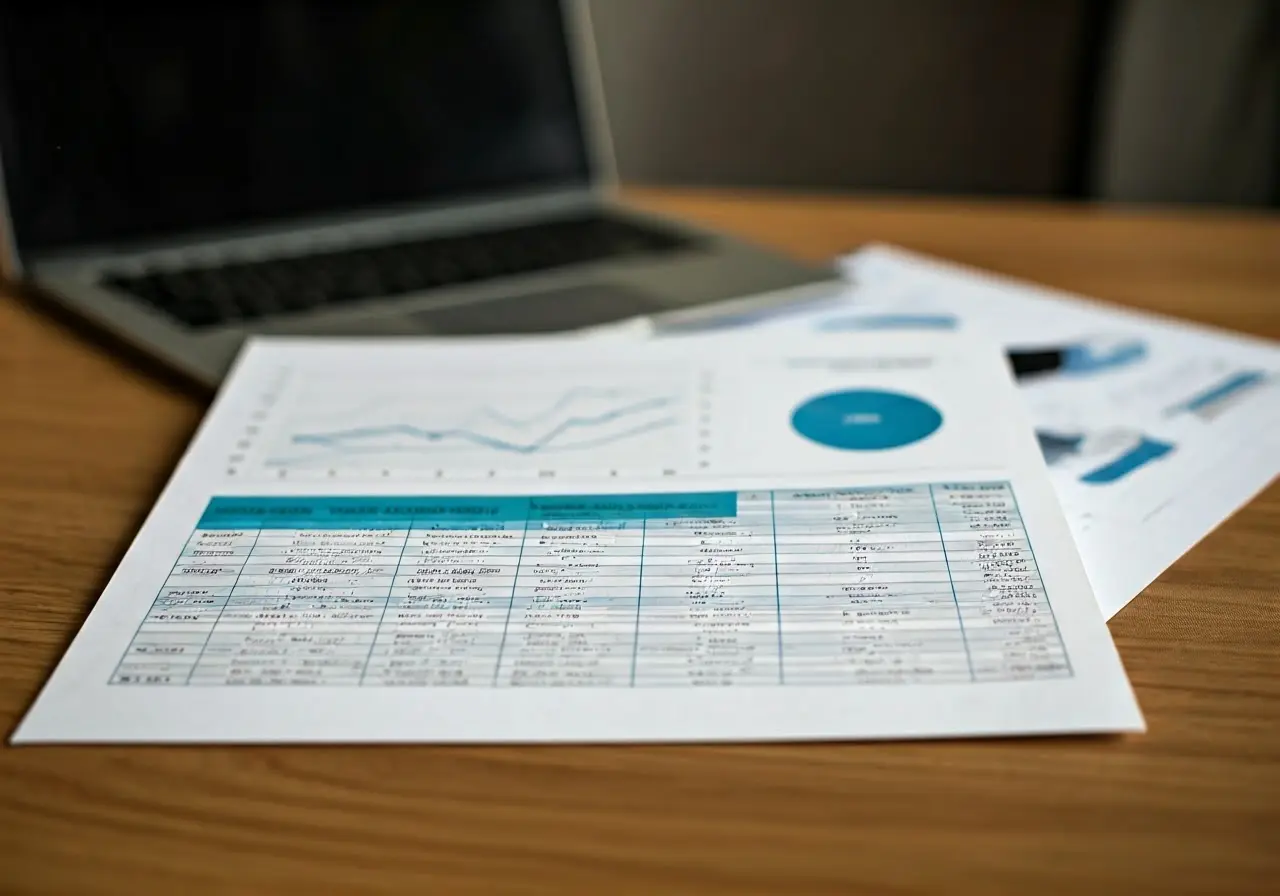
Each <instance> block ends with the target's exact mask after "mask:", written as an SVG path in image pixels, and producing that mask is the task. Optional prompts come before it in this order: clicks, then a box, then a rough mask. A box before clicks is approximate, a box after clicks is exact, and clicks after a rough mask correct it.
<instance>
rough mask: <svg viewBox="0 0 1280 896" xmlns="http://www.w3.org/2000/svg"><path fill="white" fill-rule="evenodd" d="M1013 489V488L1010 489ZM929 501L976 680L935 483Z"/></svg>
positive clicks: (967, 659)
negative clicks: (939, 514) (939, 512)
mask: <svg viewBox="0 0 1280 896" xmlns="http://www.w3.org/2000/svg"><path fill="white" fill-rule="evenodd" d="M1009 491H1011V492H1012V491H1013V489H1009ZM929 503H930V504H932V505H933V521H934V522H935V523H937V524H938V544H939V545H941V547H942V560H943V562H944V563H946V565H947V581H948V582H950V583H951V599H952V600H953V601H954V602H955V605H956V622H957V623H959V625H960V638H961V639H962V640H963V641H964V656H965V660H966V662H968V664H969V680H970V681H974V680H975V679H976V677H977V676H975V675H974V673H973V651H971V650H970V649H969V636H968V635H967V634H965V630H964V615H963V614H962V613H961V612H960V598H959V596H958V595H957V594H956V580H955V578H954V577H953V576H952V575H951V557H950V555H949V554H948V553H947V538H946V536H945V535H943V534H942V517H940V516H938V499H937V498H935V497H934V495H933V483H932V482H930V483H929Z"/></svg>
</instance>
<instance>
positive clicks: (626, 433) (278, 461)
mask: <svg viewBox="0 0 1280 896" xmlns="http://www.w3.org/2000/svg"><path fill="white" fill-rule="evenodd" d="M602 416H603V415H602ZM593 419H597V420H598V418H593ZM614 419H616V417H615V418H614ZM572 422H573V420H566V421H565V422H564V423H562V424H560V425H559V426H557V427H556V428H555V429H553V430H552V431H551V432H549V433H547V435H545V436H543V437H542V438H541V439H538V440H537V441H535V442H532V443H529V444H525V445H521V444H513V443H510V442H505V441H503V440H501V439H491V438H489V437H487V436H480V435H479V434H477V433H471V432H468V431H465V430H464V431H461V432H460V433H459V434H458V436H457V437H458V438H465V439H466V440H467V441H472V442H476V443H477V444H480V445H483V446H485V447H489V448H493V449H495V450H498V451H509V452H512V453H514V454H539V453H540V454H547V453H550V452H554V451H570V450H576V451H580V450H583V449H586V448H599V447H601V446H604V445H609V444H612V443H614V442H620V441H622V440H624V439H628V438H631V437H633V436H638V435H644V434H645V433H649V432H655V431H657V430H659V429H665V428H666V427H668V426H673V425H675V424H676V423H678V422H679V420H678V418H676V417H664V418H662V419H660V420H653V421H649V422H646V423H642V424H640V425H639V426H634V427H632V428H631V429H626V430H623V431H622V432H616V433H611V434H609V435H605V436H600V437H598V438H594V439H586V440H583V441H580V442H569V443H567V444H561V445H551V444H549V443H550V441H551V440H552V439H554V438H555V436H557V435H559V434H560V433H561V432H564V431H566V430H567V429H568V428H569V426H568V424H570V423H572ZM603 422H608V421H603ZM582 425H586V424H582ZM386 429H391V428H390V427H387V428H386ZM411 429H412V427H411ZM399 431H400V430H398V429H396V430H393V432H392V434H397V433H398V432H399ZM379 434H381V433H379ZM413 437H414V438H416V439H422V440H423V441H426V442H428V443H434V442H438V441H440V438H435V439H429V438H423V437H422V436H420V435H416V434H414V435H413ZM442 438H443V436H442ZM294 440H295V441H297V440H298V437H297V436H295V437H294ZM309 444H318V445H321V446H323V447H324V448H326V449H328V450H326V451H325V452H323V453H319V454H310V455H304V456H301V457H284V458H269V459H268V460H266V461H265V463H266V465H267V466H275V467H279V466H287V465H290V464H298V463H308V462H310V461H314V460H324V459H326V458H332V457H333V452H338V453H340V454H346V455H357V454H388V453H400V452H404V453H415V452H419V451H422V450H423V449H424V448H427V446H426V445H422V446H413V445H370V446H360V445H347V444H344V443H343V442H341V441H337V442H315V441H312V442H309Z"/></svg>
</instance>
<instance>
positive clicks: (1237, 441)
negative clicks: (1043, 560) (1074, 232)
mask: <svg viewBox="0 0 1280 896" xmlns="http://www.w3.org/2000/svg"><path fill="white" fill-rule="evenodd" d="M842 266H843V267H844V269H845V271H846V272H847V273H848V274H849V275H850V276H851V278H853V280H855V281H856V283H857V286H856V287H850V289H849V291H848V292H847V293H846V294H845V295H844V296H842V297H839V298H837V299H835V300H833V301H832V302H829V303H827V304H826V305H824V306H820V307H817V308H814V307H810V308H805V309H798V310H797V311H796V312H795V313H792V312H790V311H788V310H787V309H782V308H773V309H768V310H761V311H757V313H755V314H754V315H752V316H748V317H745V318H739V317H737V316H736V315H733V314H726V315H724V316H723V318H721V322H720V323H717V319H716V318H712V317H704V318H702V319H700V320H699V321H697V324H696V326H697V327H698V328H699V329H701V330H703V331H708V330H715V331H718V332H724V331H725V330H726V329H728V328H738V327H741V326H743V325H759V324H767V326H766V327H765V331H766V332H770V333H778V334H784V333H786V332H787V331H788V330H793V331H800V332H811V333H812V332H824V333H839V332H844V333H850V334H852V333H867V332H886V331H893V330H909V331H929V330H949V329H955V328H958V327H965V328H979V329H981V330H982V331H984V332H986V333H987V334H989V335H990V336H992V337H993V338H995V339H997V340H999V341H1000V343H1001V344H1003V345H1005V346H1006V347H1007V349H1008V350H1009V352H1010V354H1011V357H1013V358H1016V359H1018V360H1017V363H1015V367H1018V366H1023V367H1026V368H1031V369H1028V370H1025V371H1024V372H1023V373H1022V374H1021V375H1020V376H1019V387H1020V392H1021V394H1022V396H1023V399H1024V402H1025V404H1026V406H1027V408H1028V410H1029V411H1030V414H1031V418H1032V420H1033V422H1034V424H1035V427H1036V430H1037V433H1038V434H1039V436H1040V438H1041V440H1042V444H1043V447H1044V453H1045V457H1046V460H1047V461H1048V463H1049V469H1050V475H1051V477H1052V479H1053V482H1054V485H1055V487H1056V489H1057V492H1058V495H1059V498H1060V500H1061V502H1062V504H1063V508H1064V510H1065V512H1066V514H1067V518H1068V521H1069V522H1070V524H1071V528H1072V532H1073V534H1074V536H1075V538H1076V541H1077V543H1078V544H1079V547H1080V553H1081V555H1082V557H1083V558H1084V562H1085V567H1086V569H1087V570H1088V573H1089V578H1090V580H1091V582H1092V583H1093V587H1094V591H1095V593H1096V594H1097V596H1098V600H1099V603H1100V605H1101V607H1102V610H1103V613H1104V614H1105V615H1106V616H1107V617H1108V618H1110V617H1111V616H1113V615H1114V614H1115V613H1117V612H1118V611H1119V610H1120V609H1121V608H1122V607H1124V605H1125V604H1127V603H1128V602H1129V601H1130V600H1132V599H1133V598H1134V597H1136V596H1137V595H1138V593H1139V592H1141V591H1142V589H1143V588H1145V587H1146V586H1147V585H1149V584H1150V583H1151V582H1152V581H1154V580H1155V578H1156V577H1157V576H1158V575H1160V573H1161V572H1163V571H1164V570H1165V569H1167V568H1168V567H1169V566H1170V565H1171V564H1172V563H1173V562H1174V561H1175V560H1176V559H1177V558H1178V557H1180V556H1181V555H1182V554H1184V553H1185V552H1186V551H1187V550H1188V549H1190V548H1191V547H1192V546H1193V545H1194V544H1195V543H1196V542H1197V541H1199V540H1200V539H1201V538H1203V537H1204V536H1205V535H1206V534H1208V533H1209V532H1210V531H1212V529H1213V528H1214V527H1215V526H1217V525H1218V524H1219V523H1220V522H1222V520H1224V519H1225V518H1226V517H1227V516H1229V515H1230V514H1231V513H1233V512H1234V511H1235V510H1237V509H1238V508H1239V507H1240V506H1241V505H1243V504H1244V503H1245V502H1247V501H1248V500H1249V499H1250V498H1251V497H1252V496H1253V495H1255V494H1256V493H1257V492H1258V491H1260V490H1261V489H1263V488H1265V487H1266V486H1267V484H1268V483H1269V482H1271V480H1272V479H1274V478H1275V476H1276V474H1277V472H1280V347H1277V346H1276V345H1275V344H1273V343H1269V342H1266V341H1263V340H1258V339H1253V338H1249V337H1245V336H1240V335H1236V334H1232V333H1227V332H1223V331H1219V330H1213V329H1211V328H1207V327H1201V326H1195V325H1191V324H1187V323H1185V322H1180V321H1175V320H1171V319H1168V318H1162V317H1158V316H1155V315H1149V314H1140V313H1136V312H1132V311H1128V310H1125V309H1121V308H1117V307H1114V306H1108V305H1105V304H1102V303H1099V302H1093V301H1089V300H1086V299H1082V298H1079V297H1077V296H1072V295H1069V294H1065V293H1062V292H1057V291H1054V290H1048V289H1043V288H1040V287H1036V286H1032V285H1029V284H1026V283H1021V282H1018V281H1013V280H1010V279H1007V278H999V277H995V276H990V275H985V274H982V273H979V272H977V271H974V270H972V269H969V268H963V267H960V266H956V265H950V264H946V263H943V262H938V261H935V260H932V259H928V258H926V257H923V256H920V255H915V254H913V253H909V252H906V251H904V250H900V249H895V248H891V247H884V246H875V247H870V248H867V249H864V250H862V251H860V252H856V253H854V254H852V255H850V256H847V257H846V258H845V259H843V265H842ZM1211 300H1212V298H1211V297H1210V296H1206V301H1211ZM692 326H693V325H692V324H687V325H685V326H684V327H680V328H664V327H663V326H661V325H660V324H659V325H657V326H656V328H655V327H653V326H651V328H650V331H649V333H650V334H662V333H663V332H667V331H676V330H680V331H684V330H688V329H691V328H692ZM620 332H621V331H620ZM628 332H630V333H631V334H632V335H635V334H636V333H637V330H636V327H635V326H634V325H632V327H631V329H630V330H629V331H628ZM779 338H781V337H779ZM1036 367H1039V368H1041V369H1039V370H1036V369H1034V368H1036Z"/></svg>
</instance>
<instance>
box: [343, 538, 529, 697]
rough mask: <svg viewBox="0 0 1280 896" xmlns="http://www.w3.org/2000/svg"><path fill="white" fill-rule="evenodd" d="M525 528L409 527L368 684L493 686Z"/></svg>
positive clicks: (366, 679) (366, 676)
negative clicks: (410, 528) (407, 538)
mask: <svg viewBox="0 0 1280 896" xmlns="http://www.w3.org/2000/svg"><path fill="white" fill-rule="evenodd" d="M523 543H524V521H523V520H519V521H505V522H501V521H500V522H492V523H484V524H469V525H466V526H465V527H464V526H462V525H460V524H456V523H445V522H441V523H415V524H414V528H413V529H412V530H410V532H409V540H408V542H407V543H406V544H405V548H404V554H403V557H402V558H401V560H400V566H399V571H398V572H397V574H396V580H395V585H394V587H393V588H392V589H391V599H390V601H389V602H388V604H387V612H386V615H385V616H384V617H383V619H382V625H381V627H380V628H379V629H378V636H377V641H376V642H375V644H374V647H373V655H372V656H371V657H370V658H369V667H368V670H367V671H366V673H365V677H364V684H366V685H418V686H455V687H463V686H472V687H491V686H492V685H493V681H494V676H495V675H496V674H497V668H498V655H499V650H500V648H501V645H502V633H503V631H504V629H505V628H506V624H507V615H508V613H509V612H510V609H511V592H512V588H513V587H514V585H515V580H516V571H517V569H518V568H519V565H520V551H521V547H522V545H523Z"/></svg>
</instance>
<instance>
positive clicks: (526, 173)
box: [0, 0, 613, 265]
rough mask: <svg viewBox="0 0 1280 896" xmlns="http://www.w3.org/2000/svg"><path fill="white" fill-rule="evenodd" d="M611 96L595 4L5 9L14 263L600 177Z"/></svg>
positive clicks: (546, 191) (211, 0) (2, 32)
mask: <svg viewBox="0 0 1280 896" xmlns="http://www.w3.org/2000/svg"><path fill="white" fill-rule="evenodd" d="M600 97H601V93H600V85H599V79H598V69H597V66H596V62H595V57H594V51H593V47H592V41H591V29H590V23H589V22H588V20H587V17H586V8H585V3H582V2H579V0H563V2H561V0H433V2H431V3H422V2H415V0H398V2H397V0H380V2H379V0H375V2H358V0H351V2H322V0H312V2H298V0H259V2H255V3H225V2H217V0H188V2H185V3H181V4H168V5H164V4H151V3H145V4H144V3H119V4H106V5H97V4H87V3H76V2H69V0H44V2H42V3H40V4H4V5H3V8H0V160H3V165H4V193H5V196H6V197H7V202H6V205H7V208H6V213H7V216H8V218H9V226H8V227H7V228H6V235H7V236H8V237H9V239H10V240H11V241H12V244H11V246H10V247H9V249H10V257H11V259H12V260H15V261H16V260H21V261H22V262H25V263H26V264H28V265H29V264H31V263H32V262H34V261H37V260H39V259H41V258H46V257H47V258H58V257H64V258H66V257H81V258H83V257H84V256H85V255H86V254H90V255H91V254H96V253H101V252H106V253H115V252H129V251H134V250H145V249H148V248H152V247H157V246H162V245H183V244H185V245H191V244H192V243H193V242H197V241H207V240H215V241H216V240H224V239H227V238H235V237H237V236H242V235H246V234H249V233H256V232H263V233H281V232H288V231H293V230H297V229H306V230H309V229H312V228H315V227H317V226H321V227H323V226H324V225H327V224H341V223H342V222H350V221H359V220H362V219H366V218H369V217H382V216H387V215H393V216H394V215H400V214H405V213H413V212H421V211H422V210H424V209H427V210H430V209H447V210H457V211H458V212H459V213H460V214H462V215H463V217H464V219H465V217H466V215H465V213H466V210H467V209H468V208H476V207H480V208H492V206H493V204H494V202H495V200H503V199H507V198H513V197H522V198H529V197H533V198H535V199H536V198H537V197H541V196H546V197H549V198H556V197H561V198H563V197H565V196H571V195H574V194H585V193H589V192H590V191H591V190H592V189H593V188H598V187H600V186H602V185H604V184H607V183H608V182H610V181H611V180H612V170H613V166H612V157H611V148H610V145H609V141H608V128H607V125H606V123H605V120H604V114H603V105H602V103H601V101H600Z"/></svg>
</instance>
